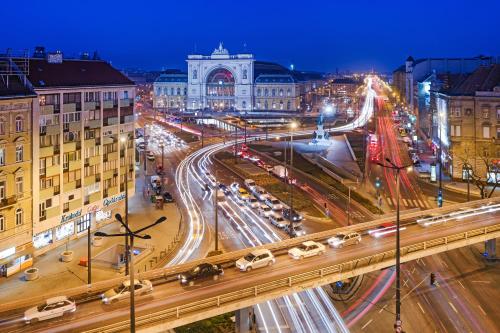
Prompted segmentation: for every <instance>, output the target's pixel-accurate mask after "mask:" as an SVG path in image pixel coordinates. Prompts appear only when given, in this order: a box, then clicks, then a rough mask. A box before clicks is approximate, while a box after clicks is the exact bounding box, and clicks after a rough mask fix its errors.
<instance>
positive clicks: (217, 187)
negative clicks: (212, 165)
mask: <svg viewBox="0 0 500 333" xmlns="http://www.w3.org/2000/svg"><path fill="white" fill-rule="evenodd" d="M217 176H218V174H217V171H216V172H215V189H214V210H215V211H214V214H215V251H216V252H217V251H219V214H218V206H219V186H218V185H219V183H218V181H217V179H218V177H217Z"/></svg>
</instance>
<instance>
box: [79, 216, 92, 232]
mask: <svg viewBox="0 0 500 333" xmlns="http://www.w3.org/2000/svg"><path fill="white" fill-rule="evenodd" d="M91 216H92V215H91V214H85V215H84V216H82V217H81V218H80V219H79V220H78V221H76V232H77V233H80V232H82V231H85V230H87V229H88V228H89V227H90V220H91Z"/></svg>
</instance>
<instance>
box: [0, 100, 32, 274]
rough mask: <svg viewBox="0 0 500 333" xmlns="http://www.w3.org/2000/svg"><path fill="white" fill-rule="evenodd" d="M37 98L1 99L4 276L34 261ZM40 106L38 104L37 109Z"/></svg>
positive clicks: (0, 264)
mask: <svg viewBox="0 0 500 333" xmlns="http://www.w3.org/2000/svg"><path fill="white" fill-rule="evenodd" d="M34 101H35V99H34V98H15V99H0V276H5V275H10V274H13V273H15V272H16V271H18V270H19V269H22V268H25V267H27V266H30V265H31V262H32V259H31V253H32V245H31V240H32V227H33V224H32V209H31V195H32V192H31V179H32V178H31V167H32V160H31V134H32V131H31V117H32V110H33V107H34V105H33V104H34ZM37 109H38V108H37V106H35V112H36V110H37ZM21 150H22V153H21ZM11 251H14V252H15V253H11ZM8 254H10V255H8Z"/></svg>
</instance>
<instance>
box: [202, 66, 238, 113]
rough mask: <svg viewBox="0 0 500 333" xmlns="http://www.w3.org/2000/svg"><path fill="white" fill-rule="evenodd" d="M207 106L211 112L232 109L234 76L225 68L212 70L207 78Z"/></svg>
mask: <svg viewBox="0 0 500 333" xmlns="http://www.w3.org/2000/svg"><path fill="white" fill-rule="evenodd" d="M206 85H207V92H206V96H207V105H208V107H209V108H211V109H213V110H225V109H229V108H231V107H234V76H233V73H231V72H230V71H229V70H227V69H225V68H217V69H214V70H213V71H212V72H210V74H209V75H208V76H207V82H206Z"/></svg>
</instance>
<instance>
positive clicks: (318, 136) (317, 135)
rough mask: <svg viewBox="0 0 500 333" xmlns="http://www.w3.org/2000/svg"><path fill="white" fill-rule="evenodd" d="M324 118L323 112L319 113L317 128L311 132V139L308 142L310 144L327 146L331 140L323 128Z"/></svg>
mask: <svg viewBox="0 0 500 333" xmlns="http://www.w3.org/2000/svg"><path fill="white" fill-rule="evenodd" d="M323 123H324V118H323V112H321V113H320V115H319V118H318V129H317V130H316V131H314V132H313V138H312V141H311V142H309V144H310V145H316V146H329V145H330V144H331V141H330V139H329V137H330V136H329V134H328V133H327V132H325V130H324V129H323V125H324V124H323Z"/></svg>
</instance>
